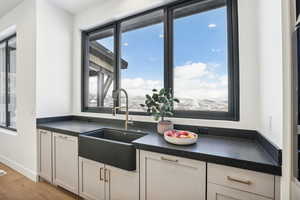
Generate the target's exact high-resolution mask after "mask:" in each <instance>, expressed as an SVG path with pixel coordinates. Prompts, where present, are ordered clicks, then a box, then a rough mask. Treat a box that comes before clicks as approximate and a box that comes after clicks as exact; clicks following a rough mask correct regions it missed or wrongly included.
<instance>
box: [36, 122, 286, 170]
mask: <svg viewBox="0 0 300 200" xmlns="http://www.w3.org/2000/svg"><path fill="white" fill-rule="evenodd" d="M37 128H40V129H45V130H50V131H54V132H59V133H63V134H67V135H71V136H79V135H80V134H83V133H87V132H91V131H96V130H100V129H103V128H114V129H123V128H124V124H123V122H122V123H120V122H116V121H115V120H105V121H103V122H88V121H82V120H64V121H54V122H45V123H38V124H37ZM129 130H132V131H140V132H144V133H147V135H146V136H144V137H142V138H140V139H137V140H135V141H133V144H134V145H135V147H136V148H138V149H141V150H147V151H153V152H158V153H165V154H170V155H175V156H180V157H185V158H190V159H196V160H202V161H206V162H211V163H216V164H223V165H228V166H232V167H238V168H243V169H249V170H253V171H258V172H264V173H269V174H274V175H281V165H280V164H279V163H277V162H276V161H275V160H274V159H273V157H272V156H271V155H270V154H269V153H268V152H267V151H266V150H265V149H264V148H263V147H262V146H261V145H260V144H259V143H258V142H257V141H255V140H253V139H249V138H239V137H228V136H225V135H226V133H224V136H216V135H208V134H199V139H198V141H197V143H196V144H193V145H189V146H178V145H173V144H170V143H167V142H166V141H165V140H164V139H163V137H162V136H161V135H159V134H157V133H156V132H155V131H154V130H155V128H154V127H153V126H141V125H139V123H136V125H135V126H130V128H129Z"/></svg>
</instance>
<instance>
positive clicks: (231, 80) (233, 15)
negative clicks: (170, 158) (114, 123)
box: [81, 0, 240, 121]
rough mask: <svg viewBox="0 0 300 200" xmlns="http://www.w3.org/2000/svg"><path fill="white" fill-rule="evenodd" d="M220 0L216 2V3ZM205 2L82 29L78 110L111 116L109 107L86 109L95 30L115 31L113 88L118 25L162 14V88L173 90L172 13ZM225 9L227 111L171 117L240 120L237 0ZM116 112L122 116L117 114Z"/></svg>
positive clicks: (190, 0) (185, 1) (183, 1)
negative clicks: (89, 38) (89, 44)
mask: <svg viewBox="0 0 300 200" xmlns="http://www.w3.org/2000/svg"><path fill="white" fill-rule="evenodd" d="M218 1H219V0H216V2H218ZM199 2H205V0H179V1H176V2H173V3H169V4H167V5H163V6H160V7H157V8H153V9H150V10H147V11H144V12H141V13H138V14H135V15H132V16H129V17H125V18H122V19H120V20H116V21H113V22H110V23H107V24H105V25H102V26H99V27H96V28H93V29H90V30H85V31H82V32H81V36H82V77H81V78H82V80H81V84H82V87H81V111H82V112H94V113H111V112H112V111H111V108H105V107H93V108H92V107H87V106H85V105H86V98H87V96H88V94H87V87H88V82H87V78H86V75H87V73H86V72H87V70H88V59H87V58H88V41H89V40H88V37H89V35H90V34H92V33H95V32H97V31H102V30H105V29H107V28H111V27H113V28H114V32H115V35H114V50H115V52H114V53H115V59H116V62H115V66H114V69H115V73H114V83H115V84H114V89H117V88H118V87H119V85H120V80H119V77H120V69H119V62H120V58H119V55H121V54H120V51H121V48H120V37H121V32H120V24H121V23H122V22H123V21H127V20H129V19H132V18H136V17H139V16H142V15H145V14H149V13H152V12H155V11H158V10H163V11H164V19H163V23H164V88H173V10H174V9H177V8H180V7H185V6H187V5H190V4H194V3H199ZM226 8H227V31H228V34H227V35H228V36H227V37H228V38H227V42H228V112H221V111H196V110H195V111H180V110H175V113H174V116H173V117H174V118H193V119H212V120H228V121H239V120H240V112H239V110H240V102H239V99H240V96H239V37H238V5H237V0H226ZM118 104H119V102H118V101H115V102H114V106H118ZM119 113H121V114H122V113H124V112H122V111H119ZM130 114H132V115H148V114H147V113H146V112H130Z"/></svg>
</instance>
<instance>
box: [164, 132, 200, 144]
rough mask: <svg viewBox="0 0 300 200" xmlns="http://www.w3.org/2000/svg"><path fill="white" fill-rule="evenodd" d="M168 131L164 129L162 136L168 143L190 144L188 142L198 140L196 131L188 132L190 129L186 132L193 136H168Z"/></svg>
mask: <svg viewBox="0 0 300 200" xmlns="http://www.w3.org/2000/svg"><path fill="white" fill-rule="evenodd" d="M167 132H168V131H166V132H165V133H164V138H165V140H166V141H167V142H169V143H172V144H177V145H190V144H194V143H196V142H197V140H198V134H196V133H193V132H190V131H186V132H189V133H192V134H194V135H195V137H194V138H178V137H170V136H168V135H167V134H166V133H167Z"/></svg>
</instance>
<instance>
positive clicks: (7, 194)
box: [0, 163, 77, 200]
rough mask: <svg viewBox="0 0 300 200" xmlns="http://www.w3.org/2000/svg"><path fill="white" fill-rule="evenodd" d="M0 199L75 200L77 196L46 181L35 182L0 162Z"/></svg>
mask: <svg viewBox="0 0 300 200" xmlns="http://www.w3.org/2000/svg"><path fill="white" fill-rule="evenodd" d="M0 169H2V170H5V171H6V172H7V174H6V175H4V176H0V200H75V199H77V196H76V195H74V194H71V193H69V192H67V191H65V190H63V189H61V188H58V187H55V186H53V185H50V184H48V183H46V182H38V183H35V182H33V181H31V180H29V179H28V178H26V177H25V176H23V175H21V174H20V173H18V172H16V171H14V170H12V169H11V168H9V167H7V166H5V165H3V164H1V163H0Z"/></svg>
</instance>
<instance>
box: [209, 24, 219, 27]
mask: <svg viewBox="0 0 300 200" xmlns="http://www.w3.org/2000/svg"><path fill="white" fill-rule="evenodd" d="M216 27H217V25H216V24H208V28H216Z"/></svg>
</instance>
